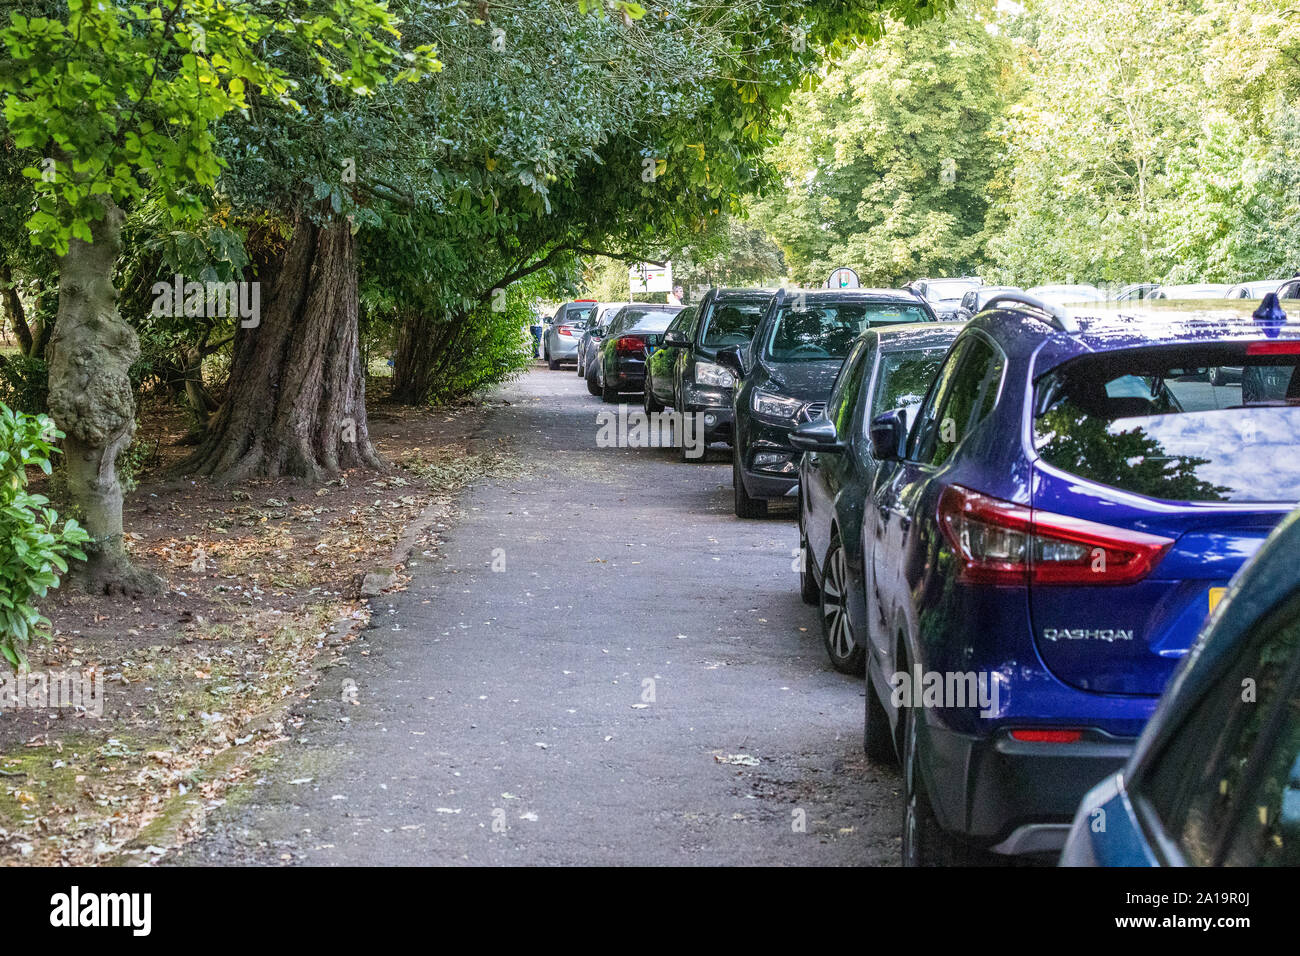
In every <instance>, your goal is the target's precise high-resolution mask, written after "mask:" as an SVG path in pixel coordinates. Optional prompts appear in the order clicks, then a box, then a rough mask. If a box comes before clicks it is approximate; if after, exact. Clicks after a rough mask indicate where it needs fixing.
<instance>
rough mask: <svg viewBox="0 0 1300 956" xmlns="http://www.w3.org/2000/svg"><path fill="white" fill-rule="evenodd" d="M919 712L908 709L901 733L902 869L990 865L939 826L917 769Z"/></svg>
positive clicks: (969, 847)
mask: <svg viewBox="0 0 1300 956" xmlns="http://www.w3.org/2000/svg"><path fill="white" fill-rule="evenodd" d="M918 720H919V713H918V711H917V709H916V708H915V707H908V708H907V709H906V711H905V715H904V730H903V787H902V792H903V866H971V865H976V864H979V863H988V862H991V861H990V860H989V859H988V857H989V854H986V853H983V852H981V851H979V850H977V849H976V848H975V847H973V846H971V845H970V844H969V843H967V842H965V841H964V840H961V839H959V838H957V837H955V836H953V835H952V834H950V833H948V832H947V831H946V830H944V829H943V828H942V827H940V826H939V820H938V818H937V817H936V816H935V815H934V807H933V806H932V805H931V803H930V795H929V794H928V793H927V792H926V789H925V780H924V779H922V774H921V770H920V767H919V766H917V760H916V750H917V729H916V724H917V721H918Z"/></svg>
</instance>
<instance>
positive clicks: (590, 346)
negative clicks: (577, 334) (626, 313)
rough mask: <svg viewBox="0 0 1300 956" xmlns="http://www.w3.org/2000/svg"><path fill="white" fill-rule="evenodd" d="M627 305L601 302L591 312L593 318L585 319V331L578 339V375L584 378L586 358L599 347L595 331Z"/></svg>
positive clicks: (610, 320) (606, 324)
mask: <svg viewBox="0 0 1300 956" xmlns="http://www.w3.org/2000/svg"><path fill="white" fill-rule="evenodd" d="M625 305H627V303H626V302H602V303H600V305H598V306H596V311H595V312H594V313H592V315H593V316H594V317H593V318H588V319H587V331H586V332H584V333H583V334H582V337H581V338H580V339H578V377H579V378H585V377H586V375H587V359H588V358H589V357H591V356H594V355H595V354H596V350H597V349H598V348H600V335H598V334H597V333H598V332H599V330H600V329H601V328H604V327H605V326H608V325H609V323H610V322H612V321H613V320H614V316H616V315H618V313H619V311H620V310H621V309H622V308H623V307H624V306H625Z"/></svg>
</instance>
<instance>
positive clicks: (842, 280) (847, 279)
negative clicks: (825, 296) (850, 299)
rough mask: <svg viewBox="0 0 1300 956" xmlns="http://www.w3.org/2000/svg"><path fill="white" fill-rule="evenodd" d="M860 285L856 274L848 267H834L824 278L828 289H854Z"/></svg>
mask: <svg viewBox="0 0 1300 956" xmlns="http://www.w3.org/2000/svg"><path fill="white" fill-rule="evenodd" d="M860 285H861V283H860V282H859V281H858V274H857V273H856V272H854V271H853V270H852V269H849V268H842V269H836V270H835V271H834V272H832V273H831V275H830V278H829V279H827V280H826V288H828V289H856V288H858V287H859V286H860Z"/></svg>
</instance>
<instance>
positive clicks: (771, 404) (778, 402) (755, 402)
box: [749, 388, 803, 422]
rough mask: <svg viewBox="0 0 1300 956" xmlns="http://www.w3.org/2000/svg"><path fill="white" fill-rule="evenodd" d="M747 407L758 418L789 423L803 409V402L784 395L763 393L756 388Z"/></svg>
mask: <svg viewBox="0 0 1300 956" xmlns="http://www.w3.org/2000/svg"><path fill="white" fill-rule="evenodd" d="M749 407H750V408H752V409H753V410H754V414H755V415H757V416H759V417H760V418H766V419H769V420H771V421H777V422H789V421H793V420H794V417H795V416H796V415H798V414H799V411H800V409H802V408H803V402H801V401H799V399H797V398H789V397H787V396H785V395H778V394H776V393H775V392H765V391H763V390H762V389H761V388H756V389H754V394H753V397H752V398H751V399H750V400H749Z"/></svg>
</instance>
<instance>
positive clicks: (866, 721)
mask: <svg viewBox="0 0 1300 956" xmlns="http://www.w3.org/2000/svg"><path fill="white" fill-rule="evenodd" d="M863 683H864V685H865V686H866V688H867V706H866V713H865V714H864V715H863V720H862V752H863V753H864V754H866V755H867V759H868V760H870V761H871V762H872V763H875V764H881V765H882V766H887V767H892V766H894V765H895V764H897V763H898V751H897V749H896V748H895V747H894V737H893V735H892V734H891V733H890V730H889V715H888V714H886V713H885V706H884V705H883V704H882V703H881V702H880V697H879V696H877V694H876V688H875V685H874V684H873V682H872V680H871V674H870V672H868V673H867V675H866V679H865V680H864V681H863Z"/></svg>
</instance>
